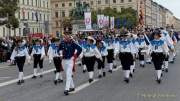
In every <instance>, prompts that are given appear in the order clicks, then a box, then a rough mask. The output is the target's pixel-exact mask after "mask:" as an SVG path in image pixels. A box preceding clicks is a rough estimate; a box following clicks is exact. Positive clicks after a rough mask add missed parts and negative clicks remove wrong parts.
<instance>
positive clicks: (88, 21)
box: [84, 12, 92, 29]
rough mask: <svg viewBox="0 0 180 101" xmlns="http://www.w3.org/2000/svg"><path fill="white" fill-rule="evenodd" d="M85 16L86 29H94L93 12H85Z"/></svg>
mask: <svg viewBox="0 0 180 101" xmlns="http://www.w3.org/2000/svg"><path fill="white" fill-rule="evenodd" d="M84 17H85V18H84V22H85V26H86V29H92V25H91V23H92V22H91V12H86V13H84Z"/></svg>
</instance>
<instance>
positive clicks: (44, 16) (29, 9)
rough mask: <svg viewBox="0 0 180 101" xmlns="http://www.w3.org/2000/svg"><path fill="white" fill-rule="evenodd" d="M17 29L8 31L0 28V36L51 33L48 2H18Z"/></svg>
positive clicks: (45, 0)
mask: <svg viewBox="0 0 180 101" xmlns="http://www.w3.org/2000/svg"><path fill="white" fill-rule="evenodd" d="M18 2H19V8H20V9H19V11H17V13H16V17H17V18H18V19H19V22H20V24H19V28H17V29H15V30H9V29H8V28H6V27H5V26H0V33H2V34H0V36H27V34H29V33H43V34H49V33H50V32H51V23H50V22H51V9H50V8H51V7H50V0H19V1H18Z"/></svg>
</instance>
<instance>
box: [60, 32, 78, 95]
mask: <svg viewBox="0 0 180 101" xmlns="http://www.w3.org/2000/svg"><path fill="white" fill-rule="evenodd" d="M81 52H82V48H81V47H80V46H79V45H78V44H76V43H75V42H74V41H72V39H71V37H70V35H68V34H66V35H65V36H64V39H63V41H62V42H61V43H60V45H59V53H60V57H61V58H62V67H63V69H64V70H65V73H66V87H65V91H64V94H65V95H69V92H72V91H74V90H75V86H74V81H73V78H72V76H73V66H74V58H76V57H78V56H79V55H80V54H81Z"/></svg>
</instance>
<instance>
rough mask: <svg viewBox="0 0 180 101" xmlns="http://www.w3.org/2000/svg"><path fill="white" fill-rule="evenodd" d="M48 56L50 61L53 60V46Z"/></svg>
mask: <svg viewBox="0 0 180 101" xmlns="http://www.w3.org/2000/svg"><path fill="white" fill-rule="evenodd" d="M47 55H48V56H49V60H53V49H52V47H51V46H50V47H49V49H48V53H47Z"/></svg>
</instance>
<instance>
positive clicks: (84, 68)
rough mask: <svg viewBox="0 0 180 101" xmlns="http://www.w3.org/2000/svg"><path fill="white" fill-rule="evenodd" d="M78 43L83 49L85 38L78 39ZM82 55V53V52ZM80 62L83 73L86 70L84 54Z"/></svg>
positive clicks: (85, 43) (85, 42)
mask: <svg viewBox="0 0 180 101" xmlns="http://www.w3.org/2000/svg"><path fill="white" fill-rule="evenodd" d="M79 45H80V46H81V47H82V49H83V50H84V47H85V46H86V45H87V41H86V39H83V40H80V42H79ZM82 55H83V53H82ZM81 62H82V66H83V73H85V72H86V71H87V67H86V65H85V62H84V56H83V57H82V59H81Z"/></svg>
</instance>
